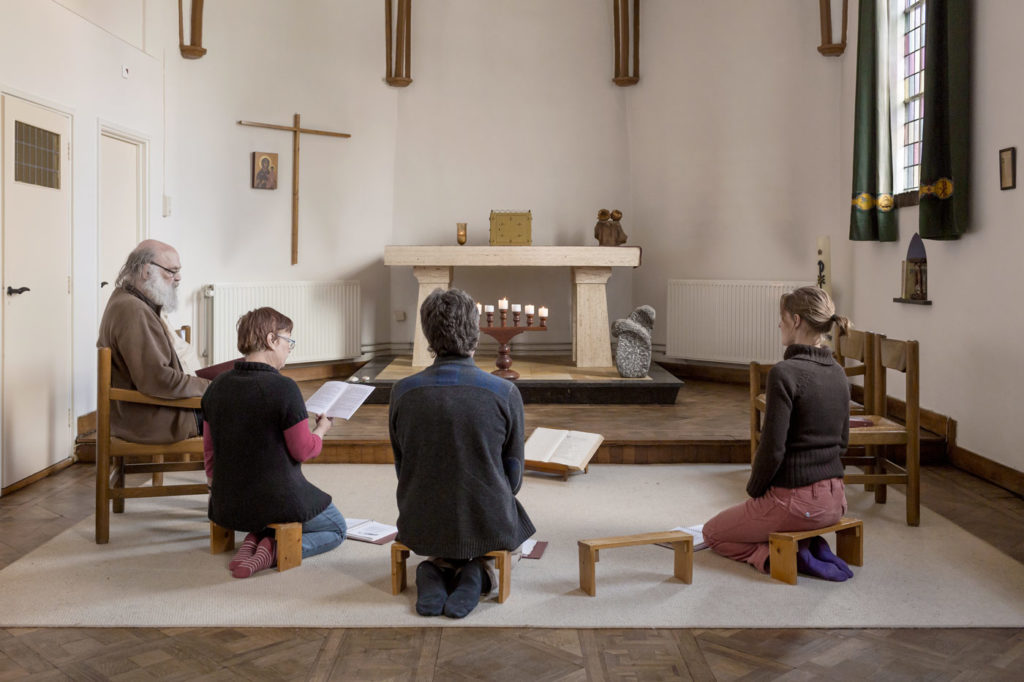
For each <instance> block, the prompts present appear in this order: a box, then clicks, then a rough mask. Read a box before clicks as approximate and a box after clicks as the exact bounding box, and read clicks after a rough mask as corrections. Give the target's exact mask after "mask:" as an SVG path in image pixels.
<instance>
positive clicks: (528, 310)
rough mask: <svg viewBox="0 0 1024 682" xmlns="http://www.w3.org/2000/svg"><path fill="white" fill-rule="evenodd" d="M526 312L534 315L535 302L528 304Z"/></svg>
mask: <svg viewBox="0 0 1024 682" xmlns="http://www.w3.org/2000/svg"><path fill="white" fill-rule="evenodd" d="M525 312H526V314H527V315H533V304H532V303H527V304H526V311H525Z"/></svg>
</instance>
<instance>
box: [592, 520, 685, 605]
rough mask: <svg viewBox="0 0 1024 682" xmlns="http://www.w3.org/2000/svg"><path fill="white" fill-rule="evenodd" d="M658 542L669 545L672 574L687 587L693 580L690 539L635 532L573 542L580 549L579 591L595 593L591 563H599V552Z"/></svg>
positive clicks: (670, 533) (675, 534) (669, 533)
mask: <svg viewBox="0 0 1024 682" xmlns="http://www.w3.org/2000/svg"><path fill="white" fill-rule="evenodd" d="M660 542H667V543H670V544H671V545H672V549H673V550H674V554H675V567H674V571H673V572H674V575H675V576H676V577H677V578H679V579H680V580H682V581H683V582H684V583H686V584H687V585H689V584H690V583H691V582H692V581H693V536H692V535H690V534H689V533H684V532H682V531H679V530H669V531H664V532H661V533H638V534H637V535H620V536H618V537H611V538H592V539H590V540H579V541H577V543H578V544H579V548H580V589H581V590H583V591H584V592H586V593H587V594H589V595H590V596H591V597H593V596H594V595H595V593H596V592H597V585H596V584H595V577H594V564H596V563H597V562H598V560H599V556H598V552H599V551H600V550H602V549H611V548H612V547H633V546H636V545H653V544H657V543H660Z"/></svg>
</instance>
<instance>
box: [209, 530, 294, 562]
mask: <svg viewBox="0 0 1024 682" xmlns="http://www.w3.org/2000/svg"><path fill="white" fill-rule="evenodd" d="M268 528H273V529H274V537H275V539H276V540H277V570H278V572H280V571H287V570H288V569H289V568H295V567H296V566H300V565H302V524H301V523H272V524H270V525H269V526H268ZM234 548H235V531H233V530H231V529H230V528H223V527H222V526H218V525H217V524H216V523H214V522H213V521H210V554H220V553H221V552H227V551H228V550H232V549H234Z"/></svg>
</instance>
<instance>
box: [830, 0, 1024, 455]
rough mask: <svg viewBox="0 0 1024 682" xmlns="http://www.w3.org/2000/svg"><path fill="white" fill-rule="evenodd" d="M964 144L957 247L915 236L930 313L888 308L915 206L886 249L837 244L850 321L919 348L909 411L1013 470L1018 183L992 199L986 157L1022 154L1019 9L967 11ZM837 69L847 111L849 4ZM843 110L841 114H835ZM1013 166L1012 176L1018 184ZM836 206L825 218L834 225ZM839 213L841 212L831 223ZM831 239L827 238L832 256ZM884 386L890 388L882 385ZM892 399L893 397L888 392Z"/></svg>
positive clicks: (1020, 363)
mask: <svg viewBox="0 0 1024 682" xmlns="http://www.w3.org/2000/svg"><path fill="white" fill-rule="evenodd" d="M974 7H975V24H974V59H973V65H972V68H973V72H972V78H973V79H974V83H973V91H972V92H971V93H970V96H971V98H972V100H973V103H974V106H973V109H974V112H973V129H972V143H971V153H972V162H971V174H972V188H971V189H972V193H971V218H970V222H971V227H970V231H969V232H968V233H967V234H965V235H964V236H963V237H961V238H960V239H959V240H957V241H934V240H925V241H924V245H925V249H926V250H927V253H928V297H929V298H930V299H931V300H932V305H931V306H917V305H905V304H899V303H893V302H892V299H893V297H895V296H898V282H899V269H900V261H901V260H903V259H905V258H906V253H907V246H908V245H909V242H910V238H911V236H912V235H913V234H914V233H915V232H917V229H918V211H917V208H916V207H914V208H905V209H900V211H899V222H900V240H899V242H898V243H888V244H882V243H868V242H846V243H845V244H844V246H843V248H844V249H845V250H846V251H847V252H848V253H849V254H850V258H851V259H852V263H853V269H854V278H853V279H854V292H853V293H854V296H853V306H852V317H853V319H854V321H855V323H856V324H858V326H860V327H861V328H863V329H872V330H878V331H881V332H884V333H886V334H887V335H889V336H891V337H893V338H899V339H917V340H919V341H920V342H921V405H922V406H923V407H926V408H928V409H932V410H935V411H937V412H940V413H942V414H945V415H949V416H951V417H953V418H954V419H956V420H957V428H958V433H957V441H958V444H959V445H960V446H962V447H964V448H967V449H968V450H971V451H972V452H975V453H978V454H980V455H982V456H984V457H987V458H989V459H992V460H995V461H997V462H999V463H1001V464H1004V465H1006V466H1008V467H1011V468H1013V469H1016V470H1018V471H1024V448H1022V447H1021V445H1020V439H1019V436H1018V434H1017V431H1016V429H1015V428H1014V426H1015V425H1016V424H1017V423H1018V422H1019V421H1020V412H1021V408H1020V406H1021V405H1022V404H1024V381H1022V379H1024V356H1022V355H1021V353H1020V352H1019V351H1018V350H1017V349H1018V347H1019V345H1020V341H1019V339H1020V338H1022V336H1024V319H1022V317H1021V315H1020V313H1019V311H1020V309H1021V302H1020V301H1021V296H1022V295H1024V273H1022V270H1021V267H1020V254H1021V253H1022V252H1024V224H1022V216H1024V182H1022V181H1021V180H1020V179H1018V188H1017V189H1015V190H1009V191H1000V189H999V175H998V153H999V150H1000V149H1002V148H1004V147H1017V148H1018V153H1020V152H1021V151H1024V128H1022V127H1021V121H1022V120H1024V93H1022V92H1021V89H1020V88H1019V87H1017V86H1016V81H1017V79H1016V78H1015V76H1014V75H1013V74H1019V73H1021V72H1022V71H1024V54H1022V53H1021V51H1020V49H1019V45H1018V41H1019V27H1020V26H1021V25H1024V4H1021V3H1019V2H1015V1H1013V0H986V2H978V3H974ZM850 9H851V20H853V21H852V22H851V30H852V31H853V32H852V33H851V42H852V43H853V44H852V45H851V47H850V48H849V49H848V50H847V54H848V55H850V58H849V61H848V63H847V64H845V65H844V77H843V81H844V83H843V90H844V93H843V99H844V103H845V104H848V105H849V106H848V109H849V110H850V111H852V102H853V91H854V78H855V66H856V65H855V64H854V63H853V61H854V56H855V54H856V30H855V28H856V8H855V7H851V8H850ZM845 104H844V106H845ZM841 134H842V138H843V140H844V148H843V168H844V171H843V181H842V182H843V186H844V187H846V188H848V187H850V186H851V173H852V171H851V169H852V160H851V159H852V146H853V119H852V115H851V116H848V117H844V122H843V129H842V133H841ZM1021 170H1022V169H1021V168H1020V162H1018V178H1020V175H1019V174H1020V172H1021ZM846 213H847V209H845V208H844V210H843V211H841V212H840V211H836V217H835V219H836V220H837V221H838V220H840V219H844V215H845V214H846ZM841 214H842V215H841ZM835 244H836V240H835V238H833V249H835ZM890 383H891V381H890ZM892 392H893V393H899V394H900V395H902V391H901V390H900V389H898V388H897V387H893V391H892Z"/></svg>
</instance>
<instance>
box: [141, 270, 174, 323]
mask: <svg viewBox="0 0 1024 682" xmlns="http://www.w3.org/2000/svg"><path fill="white" fill-rule="evenodd" d="M149 267H150V268H151V269H155V268H153V266H152V265H150V266H149ZM150 275H151V276H150V278H149V279H147V280H144V281H143V282H142V287H141V289H142V293H144V294H145V295H146V298H148V299H149V300H151V301H152V302H153V303H155V304H156V305H158V306H160V307H161V308H163V310H164V312H168V313H173V312H174V311H175V310H177V309H178V289H177V287H175V286H174V283H173V282H168V281H167V278H166V277H162V276H161V275H160V274H159V273H154V272H150Z"/></svg>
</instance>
